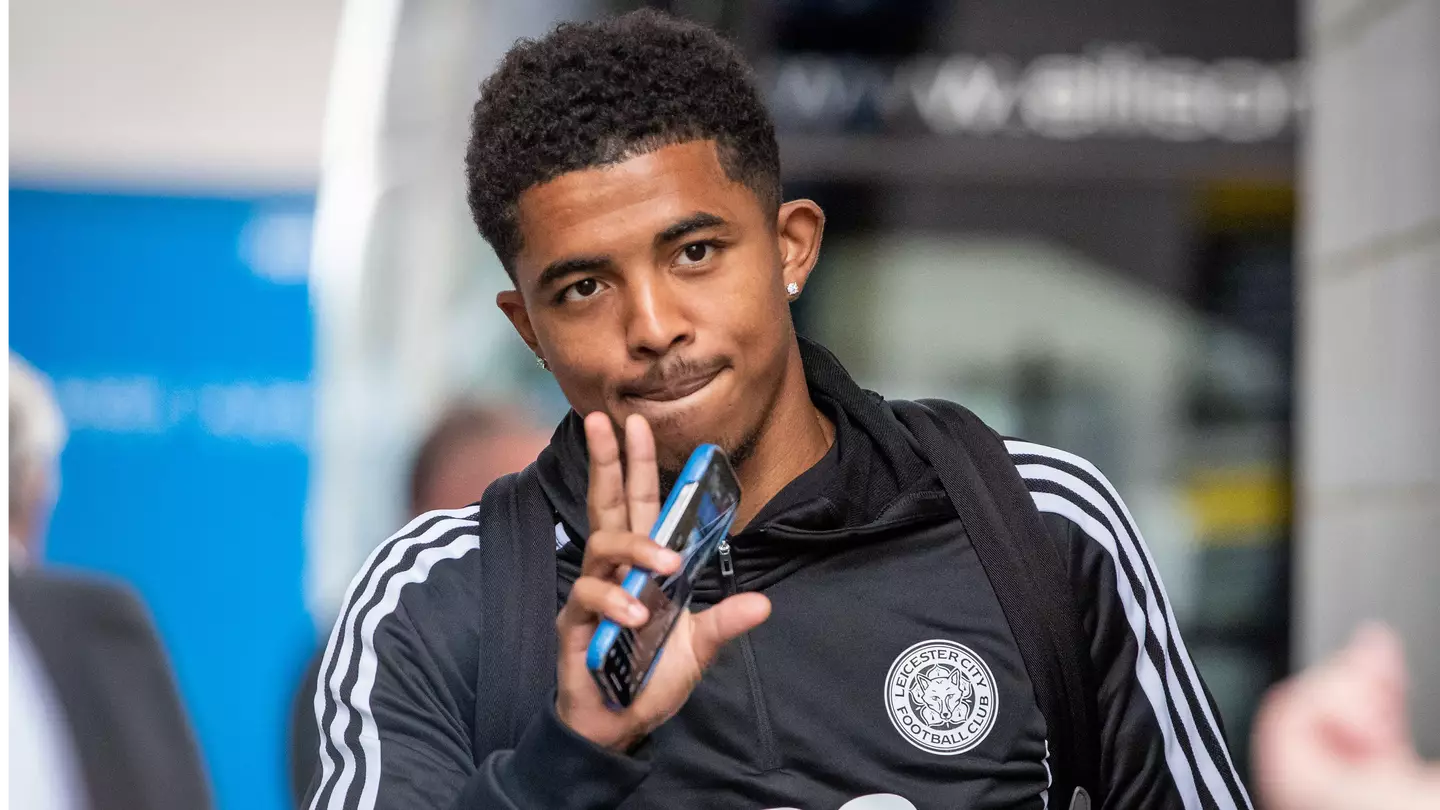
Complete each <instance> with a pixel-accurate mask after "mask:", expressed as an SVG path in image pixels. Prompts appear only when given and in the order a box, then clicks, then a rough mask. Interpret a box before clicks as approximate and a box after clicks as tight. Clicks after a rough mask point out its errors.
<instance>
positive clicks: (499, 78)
mask: <svg viewBox="0 0 1440 810" xmlns="http://www.w3.org/2000/svg"><path fill="white" fill-rule="evenodd" d="M701 140H713V141H715V143H716V146H717V151H718V155H719V158H720V165H721V168H722V169H723V170H724V171H725V175H726V176H727V177H729V178H730V179H731V180H732V181H734V182H736V183H741V184H743V185H745V186H746V187H748V188H749V189H750V190H751V191H753V192H754V193H755V195H756V197H758V198H759V199H760V202H761V204H762V205H765V206H767V207H769V208H770V209H771V210H772V211H774V210H778V208H779V205H780V148H779V146H778V144H777V143H776V141H775V127H774V124H772V123H771V121H770V115H769V113H768V112H767V111H766V109H765V105H764V102H763V101H762V99H761V97H760V93H759V91H758V90H757V89H756V86H755V80H754V75H753V74H752V73H751V71H750V68H749V66H748V65H747V64H746V63H745V60H744V59H743V57H741V55H740V53H739V51H737V50H736V49H735V46H733V45H731V44H730V43H729V42H727V41H726V40H724V39H722V38H721V37H720V36H719V35H718V34H716V33H715V32H714V31H711V30H709V29H707V28H704V27H702V26H699V25H695V24H693V23H689V22H685V21H683V20H679V19H676V18H674V17H670V16H668V15H666V14H662V13H660V12H658V11H654V10H650V9H642V10H640V11H634V12H631V13H629V14H625V15H623V16H619V17H612V18H610V19H606V20H601V21H599V22H587V23H564V24H561V25H560V26H558V27H557V28H556V29H555V30H554V31H552V32H551V33H550V34H549V35H547V36H545V37H543V38H541V39H538V40H528V39H522V40H520V41H519V42H517V43H516V44H515V46H514V47H512V48H511V49H510V51H509V53H507V54H505V58H504V59H503V60H502V61H501V63H500V66H499V68H497V69H496V70H495V72H494V73H493V74H491V76H490V77H489V78H488V79H486V80H485V82H484V83H483V84H482V85H481V86H480V100H479V101H477V102H476V103H475V110H474V115H473V117H472V119H471V126H470V143H469V146H468V148H467V149H466V152H465V179H466V183H467V186H468V194H467V197H468V199H469V202H470V211H471V213H472V214H473V215H474V217H475V225H476V226H477V227H478V228H479V229H480V233H481V235H483V236H484V237H485V240H486V241H488V242H489V243H490V246H491V247H492V248H494V249H495V252H496V254H497V255H498V256H499V257H500V261H501V263H502V264H503V265H504V266H505V271H506V272H507V273H509V275H510V279H511V280H512V281H514V280H515V257H516V256H517V255H519V253H520V249H521V240H520V231H519V225H518V222H517V206H518V201H519V198H520V195H521V193H523V192H524V191H525V190H527V189H529V188H532V187H534V186H536V185H539V184H541V183H544V182H547V181H549V180H553V179H554V178H556V177H559V176H560V175H562V174H567V173H569V172H573V171H578V170H580V169H586V168H592V167H595V166H604V165H608V164H614V163H620V162H623V161H626V160H629V159H631V158H633V157H636V156H639V155H643V154H646V153H648V152H653V151H655V150H657V149H661V148H663V147H666V146H672V145H675V144H679V143H686V142H690V141H701Z"/></svg>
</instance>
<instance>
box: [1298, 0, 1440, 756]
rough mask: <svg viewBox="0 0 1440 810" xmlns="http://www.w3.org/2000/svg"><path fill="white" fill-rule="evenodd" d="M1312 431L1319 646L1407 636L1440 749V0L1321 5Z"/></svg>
mask: <svg viewBox="0 0 1440 810" xmlns="http://www.w3.org/2000/svg"><path fill="white" fill-rule="evenodd" d="M1305 32H1306V35H1307V36H1306V39H1307V43H1308V46H1307V49H1308V52H1309V54H1310V62H1311V65H1312V76H1313V95H1314V114H1313V116H1312V118H1311V121H1310V130H1309V139H1308V145H1307V147H1306V149H1305V160H1304V166H1305V182H1306V187H1305V191H1306V194H1305V200H1306V214H1305V219H1304V228H1303V231H1304V234H1305V240H1304V268H1305V269H1304V275H1303V280H1302V284H1301V289H1302V291H1303V294H1302V296H1301V301H1302V302H1303V304H1302V306H1303V316H1302V318H1301V324H1302V330H1303V331H1302V335H1303V337H1302V342H1303V345H1304V349H1305V351H1304V355H1305V363H1304V375H1303V379H1304V381H1305V382H1304V386H1303V389H1302V393H1301V402H1302V408H1303V410H1302V417H1303V418H1302V421H1301V426H1302V427H1301V431H1300V434H1301V436H1302V437H1303V441H1302V447H1301V450H1302V454H1303V455H1302V457H1303V459H1304V477H1303V479H1302V480H1303V481H1304V487H1303V490H1302V492H1301V498H1300V502H1301V504H1303V512H1302V521H1303V526H1304V533H1303V535H1302V542H1301V544H1300V546H1299V565H1298V567H1297V570H1298V571H1299V578H1300V597H1301V598H1300V602H1299V611H1298V615H1297V617H1296V621H1297V622H1298V627H1299V628H1300V631H1301V632H1300V635H1299V642H1300V647H1299V649H1300V651H1301V655H1302V658H1303V659H1304V660H1305V661H1306V662H1309V661H1314V660H1316V659H1318V658H1320V657H1321V656H1323V655H1325V654H1326V653H1328V652H1330V651H1333V650H1335V649H1337V648H1338V647H1339V646H1340V644H1341V643H1342V640H1343V637H1344V636H1345V635H1346V634H1348V633H1349V632H1350V630H1351V629H1352V628H1353V627H1354V626H1355V625H1356V624H1357V623H1358V622H1360V621H1361V620H1363V619H1366V618H1383V619H1385V620H1386V621H1388V622H1390V623H1392V624H1393V625H1394V626H1396V627H1397V628H1398V629H1400V631H1401V632H1402V634H1403V635H1404V637H1405V641H1406V651H1407V653H1408V655H1409V658H1410V664H1411V671H1412V674H1413V676H1414V686H1413V690H1412V695H1413V699H1412V708H1413V711H1414V718H1415V730H1416V735H1417V737H1418V741H1419V744H1420V747H1421V751H1422V752H1424V753H1427V754H1428V755H1429V756H1431V757H1436V756H1440V646H1437V645H1436V643H1435V641H1436V627H1437V626H1440V92H1437V83H1440V3H1433V2H1422V1H1421V0H1411V1H1410V2H1337V1H1336V0H1327V1H1325V2H1312V3H1310V4H1308V5H1307V8H1306V16H1305Z"/></svg>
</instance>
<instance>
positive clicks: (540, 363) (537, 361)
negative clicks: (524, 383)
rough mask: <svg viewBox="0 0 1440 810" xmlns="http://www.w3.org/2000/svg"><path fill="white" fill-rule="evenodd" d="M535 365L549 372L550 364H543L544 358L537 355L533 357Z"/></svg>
mask: <svg viewBox="0 0 1440 810" xmlns="http://www.w3.org/2000/svg"><path fill="white" fill-rule="evenodd" d="M535 365H537V366H539V367H541V368H543V369H545V370H546V371H549V370H550V364H549V363H547V362H545V358H543V357H541V356H540V355H538V354H537V355H535Z"/></svg>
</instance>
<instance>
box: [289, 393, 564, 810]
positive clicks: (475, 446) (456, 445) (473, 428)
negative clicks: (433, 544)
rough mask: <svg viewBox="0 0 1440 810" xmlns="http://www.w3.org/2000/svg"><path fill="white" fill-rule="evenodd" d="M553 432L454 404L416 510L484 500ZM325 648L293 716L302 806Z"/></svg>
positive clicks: (509, 415)
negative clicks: (498, 481)
mask: <svg viewBox="0 0 1440 810" xmlns="http://www.w3.org/2000/svg"><path fill="white" fill-rule="evenodd" d="M548 441H549V437H548V436H547V435H546V434H545V433H544V432H542V431H539V430H536V428H535V426H534V425H533V424H532V423H531V422H530V421H529V420H527V419H525V418H523V417H522V416H521V414H519V413H518V412H516V411H514V410H512V409H508V408H500V407H490V406H485V405H478V404H471V403H463V404H457V405H454V406H451V407H450V408H449V409H447V410H446V411H445V413H444V414H442V415H441V417H440V419H439V420H437V421H436V423H435V425H434V427H432V428H431V429H430V431H429V432H428V433H427V434H426V435H425V438H424V439H423V440H422V441H421V442H420V447H419V449H418V450H416V452H415V456H414V459H413V461H412V462H411V464H410V476H409V481H408V486H407V488H406V489H407V496H408V497H407V502H406V505H407V507H408V512H409V514H410V515H411V516H415V515H420V514H424V513H426V512H433V511H435V510H439V509H458V508H460V507H463V506H465V505H466V504H471V503H475V502H476V501H478V500H480V496H481V495H482V494H484V492H485V489H486V488H487V487H489V486H490V484H491V483H493V482H494V481H495V479H497V478H499V477H501V476H503V475H508V474H510V473H513V472H517V471H519V470H521V469H524V467H525V466H526V465H527V464H530V463H531V462H533V461H534V460H535V457H536V456H537V455H539V454H540V451H541V450H543V449H544V448H545V445H546V444H547V443H548ZM324 652H325V651H324V650H323V649H322V650H319V651H317V652H316V653H315V657H314V658H313V659H312V660H311V661H310V664H309V666H307V667H306V670H305V675H304V676H303V678H302V679H301V683H300V690H299V691H298V692H297V693H296V696H295V702H294V706H293V708H292V712H291V718H290V746H289V748H290V765H291V780H292V781H291V788H292V790H293V795H294V798H295V801H296V804H297V806H298V805H299V804H300V803H301V802H302V801H303V800H304V797H305V791H306V790H307V789H308V788H309V787H310V783H311V781H312V779H313V778H314V776H315V773H316V770H317V767H318V765H319V764H320V753H319V752H320V735H319V733H318V732H317V730H316V725H315V686H316V681H317V680H318V679H319V673H320V665H321V661H322V659H323V657H324Z"/></svg>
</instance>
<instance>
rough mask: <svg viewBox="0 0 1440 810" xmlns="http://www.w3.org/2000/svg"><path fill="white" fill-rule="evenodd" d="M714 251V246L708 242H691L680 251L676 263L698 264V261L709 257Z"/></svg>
mask: <svg viewBox="0 0 1440 810" xmlns="http://www.w3.org/2000/svg"><path fill="white" fill-rule="evenodd" d="M714 252H715V246H714V245H712V244H710V243H709V242H695V243H693V244H689V245H686V246H685V247H684V249H682V250H681V251H680V260H679V261H678V262H677V263H678V264H680V265H682V266H683V265H691V264H699V263H700V262H703V261H705V260H706V259H708V258H710V256H711V254H713V253H714Z"/></svg>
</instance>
